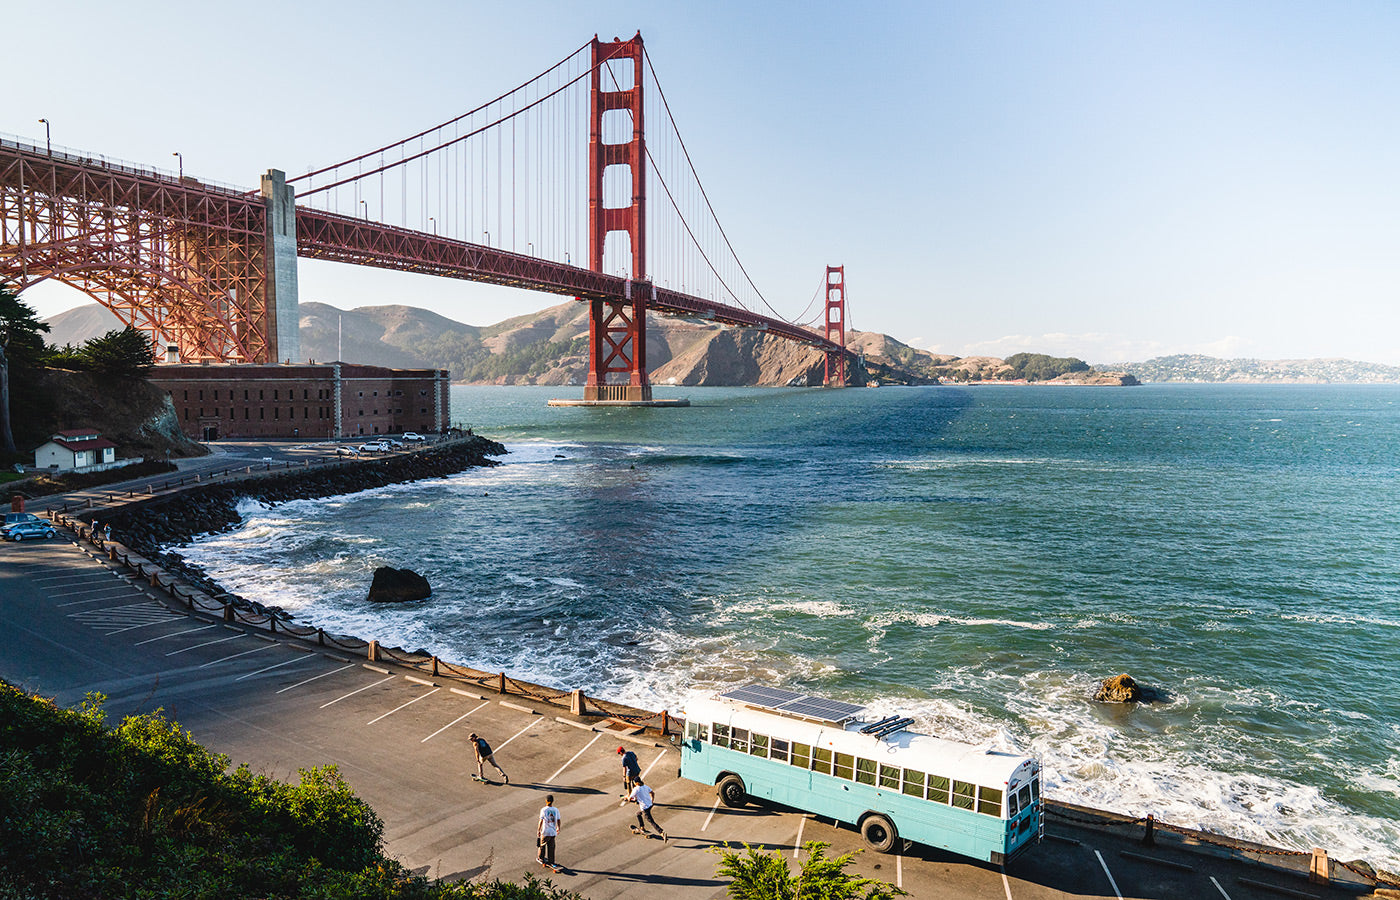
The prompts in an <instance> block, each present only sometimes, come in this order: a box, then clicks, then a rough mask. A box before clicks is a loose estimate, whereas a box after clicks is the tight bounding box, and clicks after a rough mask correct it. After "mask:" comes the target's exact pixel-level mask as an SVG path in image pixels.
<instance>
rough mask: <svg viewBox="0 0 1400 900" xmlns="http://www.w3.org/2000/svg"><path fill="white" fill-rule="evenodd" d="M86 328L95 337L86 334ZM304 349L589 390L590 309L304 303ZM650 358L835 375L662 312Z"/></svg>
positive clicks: (699, 370)
mask: <svg viewBox="0 0 1400 900" xmlns="http://www.w3.org/2000/svg"><path fill="white" fill-rule="evenodd" d="M95 306H96V305H95V304H94V307H95ZM49 322H50V325H51V326H52V327H53V328H54V330H55V332H56V333H61V334H63V335H64V336H65V337H64V340H65V341H72V342H74V343H78V342H81V341H82V340H83V339H85V338H87V337H91V336H94V335H95V334H100V333H102V332H103V331H104V330H106V329H105V325H106V322H105V320H104V319H101V318H100V317H97V316H95V315H94V313H93V308H92V307H81V308H79V309H75V310H71V311H69V312H66V313H62V314H60V315H58V316H55V317H53V318H52V319H50V320H49ZM83 325H86V326H87V327H88V328H90V329H91V331H90V332H89V333H84V332H83V331H82V330H81V327H82V326H83ZM301 346H302V351H303V352H304V353H305V354H306V357H307V358H308V359H311V360H316V361H320V362H327V361H331V360H335V359H342V360H347V361H354V362H360V363H368V364H371V365H381V366H394V367H406V368H417V367H431V368H439V369H447V370H448V371H450V372H451V373H452V380H453V381H457V382H468V383H475V384H544V385H568V384H582V383H583V382H584V380H585V379H586V377H587V374H588V360H587V353H588V307H587V306H585V305H584V304H582V303H578V302H575V301H566V302H564V303H560V304H558V305H556V306H551V307H549V308H547V309H543V310H540V311H539V312H537V313H532V314H529V315H524V316H517V317H515V318H511V319H507V320H505V321H503V322H497V323H496V324H494V325H487V326H475V325H466V324H463V323H461V322H457V321H454V320H452V319H449V318H447V317H445V316H441V315H438V314H437V313H433V312H429V311H427V310H424V309H418V308H416V307H412V306H403V305H392V306H364V307H359V308H357V309H352V310H340V309H338V308H336V307H334V306H331V305H329V304H326V303H316V302H306V303H302V304H301ZM847 346H848V347H849V349H850V350H851V351H852V352H854V353H855V354H856V355H857V358H858V361H857V364H856V366H855V371H854V372H853V373H852V381H853V382H854V383H856V384H864V383H866V382H868V381H878V382H880V383H882V384H935V383H939V382H960V383H977V382H1006V381H1013V382H1014V381H1039V382H1046V383H1062V384H1133V383H1135V382H1134V381H1133V379H1131V378H1129V377H1127V376H1125V375H1123V374H1121V373H1116V372H1107V373H1105V372H1095V371H1090V370H1088V367H1087V365H1085V364H1084V363H1082V362H1081V361H1079V360H1051V358H1050V357H1044V356H1036V357H1035V359H1037V360H1040V361H1042V362H1045V361H1048V362H1049V363H1051V364H1052V367H1053V366H1058V367H1059V368H1058V370H1057V371H1050V370H1046V369H1045V368H1043V367H1042V368H1039V369H1036V370H1035V371H1034V372H1027V371H1026V370H1025V369H1024V367H1023V366H1022V367H1017V366H1015V365H1013V364H1011V363H1010V362H1009V361H1008V360H1002V359H997V358H995V357H990V356H968V357H956V356H946V355H944V356H939V355H935V354H932V353H929V352H928V351H926V350H917V349H915V348H913V347H910V346H908V345H907V344H903V343H901V342H899V341H897V340H895V339H894V338H892V337H890V336H889V335H885V334H876V333H871V332H860V331H853V332H850V333H848V334H847ZM1017 356H1026V354H1017ZM1015 358H1016V357H1011V358H1010V359H1011V360H1014V359H1015ZM647 360H648V363H649V364H650V366H651V379H652V382H653V383H654V384H657V385H677V386H734V385H761V386H799V385H816V384H820V383H821V382H822V376H823V372H824V368H825V365H824V357H823V354H822V353H821V352H820V351H819V350H817V349H815V348H813V347H808V346H804V345H802V344H797V343H794V342H792V341H787V340H783V339H781V338H777V337H773V336H771V335H769V334H767V333H766V332H762V331H757V330H754V329H743V328H725V327H722V326H718V325H713V324H710V323H707V322H701V321H696V320H691V319H682V318H672V317H667V316H663V315H655V314H653V315H650V316H648V317H647ZM1076 369H1078V371H1076ZM1061 371H1062V372H1064V373H1065V374H1063V375H1060V374H1059V372H1061ZM1057 375H1058V377H1056V376H1057Z"/></svg>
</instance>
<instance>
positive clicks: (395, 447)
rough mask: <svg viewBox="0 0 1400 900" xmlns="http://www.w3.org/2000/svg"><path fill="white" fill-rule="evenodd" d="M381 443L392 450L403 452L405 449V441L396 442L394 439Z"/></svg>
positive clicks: (387, 439) (386, 439)
mask: <svg viewBox="0 0 1400 900" xmlns="http://www.w3.org/2000/svg"><path fill="white" fill-rule="evenodd" d="M379 443H381V444H384V445H385V446H387V447H388V448H389V449H390V450H402V449H403V448H404V443H403V441H396V440H394V439H393V438H385V439H384V440H382V441H380V442H379Z"/></svg>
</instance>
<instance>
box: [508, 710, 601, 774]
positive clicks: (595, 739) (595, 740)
mask: <svg viewBox="0 0 1400 900" xmlns="http://www.w3.org/2000/svg"><path fill="white" fill-rule="evenodd" d="M485 705H486V704H484V703H483V704H482V706H485ZM602 736H603V733H602V732H601V731H600V732H598V733H597V734H595V735H593V740H591V741H589V742H588V743H586V744H584V745H583V750H587V749H588V748H589V747H592V746H593V745H594V744H596V743H598V738H600V737H602ZM583 750H580V751H579V752H577V753H575V754H574V755H573V759H570V760H569V761H568V762H566V763H564V764H563V765H562V766H560V767H559V771H558V772H555V773H554V774H553V775H551V776H549V777H548V778H546V779H545V780H544V783H545V784H553V783H554V779H556V778H558V777H559V776H560V775H561V774H563V772H564V770H565V769H567V768H568V767H569V766H571V765H573V763H574V760H575V759H578V758H579V757H580V756H582V755H583Z"/></svg>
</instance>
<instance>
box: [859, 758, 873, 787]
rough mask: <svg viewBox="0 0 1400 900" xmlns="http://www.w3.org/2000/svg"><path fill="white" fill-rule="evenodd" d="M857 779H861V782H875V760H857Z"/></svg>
mask: <svg viewBox="0 0 1400 900" xmlns="http://www.w3.org/2000/svg"><path fill="white" fill-rule="evenodd" d="M856 781H859V782H860V783H861V784H874V783H875V760H873V759H857V760H856Z"/></svg>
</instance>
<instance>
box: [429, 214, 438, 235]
mask: <svg viewBox="0 0 1400 900" xmlns="http://www.w3.org/2000/svg"><path fill="white" fill-rule="evenodd" d="M428 224H429V225H431V226H433V234H437V219H435V218H433V217H432V216H428Z"/></svg>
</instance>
